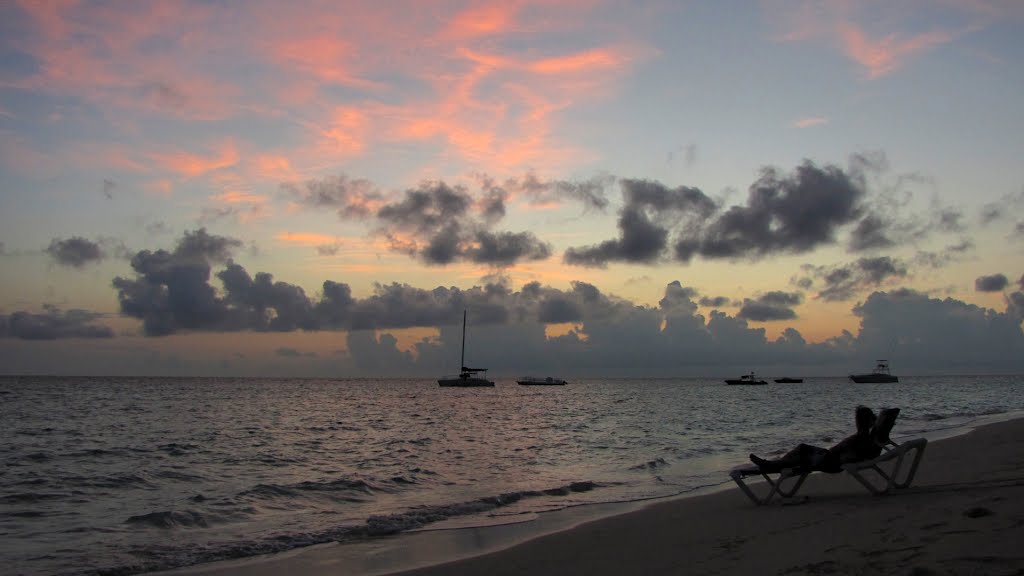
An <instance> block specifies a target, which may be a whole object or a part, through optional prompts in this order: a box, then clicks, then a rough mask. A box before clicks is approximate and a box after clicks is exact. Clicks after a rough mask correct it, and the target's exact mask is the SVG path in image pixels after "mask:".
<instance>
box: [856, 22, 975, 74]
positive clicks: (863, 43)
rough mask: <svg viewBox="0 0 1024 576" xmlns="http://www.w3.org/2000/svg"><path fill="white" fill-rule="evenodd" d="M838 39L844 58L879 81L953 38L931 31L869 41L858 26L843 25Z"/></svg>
mask: <svg viewBox="0 0 1024 576" xmlns="http://www.w3.org/2000/svg"><path fill="white" fill-rule="evenodd" d="M840 38H841V39H842V43H843V50H844V52H845V53H846V55H847V56H849V57H850V58H851V59H852V60H854V61H856V62H857V63H858V64H860V65H861V66H863V67H864V69H865V70H866V72H867V75H868V77H870V78H878V77H880V76H884V75H886V74H889V73H891V72H893V71H895V70H896V69H897V68H899V67H900V66H902V65H903V63H904V62H905V61H906V60H907V59H909V58H910V57H912V56H914V55H915V54H918V53H921V52H925V51H927V50H929V49H931V48H933V47H935V46H940V45H942V44H946V43H948V42H950V41H952V40H953V39H954V38H955V35H954V34H953V33H951V32H946V31H934V32H928V33H925V34H918V35H916V36H913V37H911V38H908V39H905V40H901V39H900V38H899V37H898V36H897V35H895V34H889V35H887V36H885V37H884V38H881V39H877V40H872V39H870V38H868V37H867V36H866V35H865V34H864V32H863V31H862V30H861V29H860V28H858V27H857V26H855V25H853V24H844V25H841V26H840Z"/></svg>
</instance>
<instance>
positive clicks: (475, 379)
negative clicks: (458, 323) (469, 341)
mask: <svg viewBox="0 0 1024 576" xmlns="http://www.w3.org/2000/svg"><path fill="white" fill-rule="evenodd" d="M459 365H460V366H461V367H462V370H461V371H460V372H459V373H458V374H457V375H452V376H442V377H441V378H438V380H437V383H438V384H439V385H441V386H445V387H459V388H470V387H477V386H494V382H493V381H492V380H488V379H487V368H469V367H468V366H466V311H465V310H463V311H462V359H461V361H460V362H459ZM481 373H482V374H483V376H477V374H481Z"/></svg>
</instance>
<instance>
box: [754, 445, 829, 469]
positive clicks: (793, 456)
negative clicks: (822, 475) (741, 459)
mask: <svg viewBox="0 0 1024 576" xmlns="http://www.w3.org/2000/svg"><path fill="white" fill-rule="evenodd" d="M827 452H828V451H827V450H825V449H824V448H819V447H817V446H811V445H810V444H798V445H797V447H796V448H793V449H792V450H790V451H789V452H786V453H785V454H783V455H782V457H781V458H776V459H775V460H767V459H765V458H761V457H759V456H757V455H756V454H751V455H750V461H751V462H753V463H754V464H756V465H757V467H758V468H760V469H761V471H762V472H766V473H769V474H770V473H773V472H781V471H782V470H783V469H785V468H813V467H814V466H815V464H816V463H817V462H818V460H820V458H821V456H822V455H823V454H824V453H827Z"/></svg>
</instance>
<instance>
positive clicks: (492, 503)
mask: <svg viewBox="0 0 1024 576" xmlns="http://www.w3.org/2000/svg"><path fill="white" fill-rule="evenodd" d="M332 483H338V481H335V482H332ZM303 484H305V483H303ZM314 484H315V483H314ZM319 484H321V485H324V484H328V483H319ZM600 486H601V484H598V483H595V482H591V481H581V482H571V483H569V484H565V485H563V486H556V487H554V488H548V489H544V490H529V491H522V492H511V493H506V494H499V495H497V496H486V497H483V498H479V499H476V500H471V501H468V502H458V503H453V504H445V505H438V506H424V507H419V508H416V509H413V510H407V511H405V512H401V513H397V514H390V515H379V516H371V517H369V518H367V519H366V521H365V522H364V523H362V524H356V525H346V526H336V527H332V528H328V529H325V530H320V531H310V532H302V533H288V534H277V535H274V536H270V537H266V538H261V539H259V540H255V541H246V542H234V543H230V544H225V545H223V546H217V547H207V548H168V547H154V548H152V549H149V550H146V551H144V554H145V556H146V557H147V558H148V561H147V562H146V563H145V566H140V565H132V566H127V565H126V566H118V567H110V568H104V569H102V570H101V571H99V573H102V574H136V573H139V572H151V571H159V570H168V569H172V568H180V567H183V566H189V565H193V564H199V563H207V562H215V561H219V560H230V559H236V558H245V557H250V556H256V555H261V554H276V553H279V552H285V551H288V550H292V549H295V548H301V547H305V546H312V545H315V544H325V543H329V542H340V543H347V542H354V541H359V540H367V539H372V538H378V537H383V536H390V535H393V534H398V533H401V532H407V531H410V530H417V529H421V528H423V527H425V526H428V525H430V524H433V523H436V522H440V521H442V520H447V519H450V518H455V517H459V516H466V515H472V514H481V513H486V512H489V511H492V510H495V509H498V508H502V507H504V506H509V505H511V504H514V503H516V502H519V501H521V500H523V499H524V498H536V497H544V496H548V497H551V496H564V495H567V494H571V493H574V492H587V491H590V490H594V489H596V488H598V487H600ZM225 519H226V518H223V517H218V516H215V515H211V514H203V513H200V512H197V511H195V510H181V511H162V512H152V513H149V514H142V515H138V516H132V517H131V518H128V520H126V521H125V522H126V523H127V524H131V525H135V526H143V527H150V528H155V529H161V530H171V529H202V528H208V527H210V526H211V525H214V524H216V523H219V522H223V521H224V520H225Z"/></svg>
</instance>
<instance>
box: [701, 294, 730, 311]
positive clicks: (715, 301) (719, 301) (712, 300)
mask: <svg viewBox="0 0 1024 576" xmlns="http://www.w3.org/2000/svg"><path fill="white" fill-rule="evenodd" d="M731 303H732V300H730V299H729V298H726V297H725V296H704V297H702V298H701V299H700V305H701V306H704V307H705V308H724V307H726V306H728V305H729V304H731Z"/></svg>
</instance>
